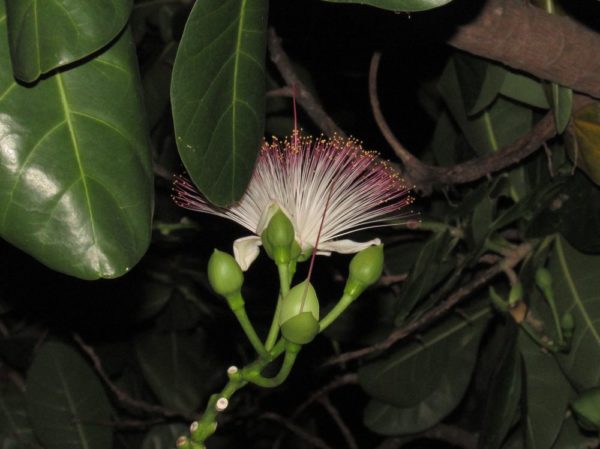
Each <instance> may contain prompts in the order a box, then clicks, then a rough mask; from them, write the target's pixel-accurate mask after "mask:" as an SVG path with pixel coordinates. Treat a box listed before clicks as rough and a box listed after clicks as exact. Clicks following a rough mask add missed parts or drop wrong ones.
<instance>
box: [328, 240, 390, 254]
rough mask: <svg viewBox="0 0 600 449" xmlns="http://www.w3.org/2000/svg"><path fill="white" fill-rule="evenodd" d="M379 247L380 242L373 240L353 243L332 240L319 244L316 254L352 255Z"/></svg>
mask: <svg viewBox="0 0 600 449" xmlns="http://www.w3.org/2000/svg"><path fill="white" fill-rule="evenodd" d="M375 245H381V240H379V239H373V240H369V241H368V242H355V241H354V240H348V239H344V240H334V241H331V242H323V243H322V244H319V251H318V254H324V255H329V254H326V252H334V253H341V254H352V253H357V252H359V251H362V250H363V249H365V248H368V247H369V246H375Z"/></svg>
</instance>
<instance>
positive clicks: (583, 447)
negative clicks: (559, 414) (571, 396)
mask: <svg viewBox="0 0 600 449" xmlns="http://www.w3.org/2000/svg"><path fill="white" fill-rule="evenodd" d="M599 444H600V438H598V436H595V435H593V434H589V433H584V432H583V431H582V430H581V429H580V428H579V426H578V425H577V423H576V422H575V417H574V416H572V415H571V416H569V417H568V418H567V419H565V421H564V423H563V425H562V427H561V428H560V434H559V435H558V439H557V440H556V442H555V443H554V446H552V449H590V448H594V447H598V445H599Z"/></svg>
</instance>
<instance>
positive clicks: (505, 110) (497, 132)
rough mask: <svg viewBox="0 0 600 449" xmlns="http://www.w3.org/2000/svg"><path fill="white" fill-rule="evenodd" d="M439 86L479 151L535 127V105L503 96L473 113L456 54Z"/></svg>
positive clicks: (484, 151) (489, 150) (504, 143)
mask: <svg viewBox="0 0 600 449" xmlns="http://www.w3.org/2000/svg"><path fill="white" fill-rule="evenodd" d="M438 87H439V90H440V92H441V94H442V97H443V98H444V101H445V102H446V104H447V105H448V108H449V110H450V112H451V113H452V117H453V118H454V120H455V121H456V123H457V124H458V126H459V127H460V128H461V130H462V132H463V133H464V135H465V138H466V139H467V141H468V142H469V144H470V145H471V147H472V148H473V150H474V151H475V152H476V153H477V154H479V155H486V154H490V153H493V152H495V151H498V150H499V149H501V148H503V147H505V146H507V145H509V144H511V143H513V142H514V141H515V140H516V139H517V138H519V137H520V136H522V135H523V134H525V133H526V132H528V131H529V130H530V129H531V126H532V120H533V113H532V111H531V109H529V108H527V107H524V106H521V105H519V104H517V103H515V102H513V101H509V100H507V99H505V98H502V97H499V98H497V99H496V101H495V102H494V103H493V104H491V105H490V106H489V107H488V108H486V109H485V110H483V111H482V112H480V113H479V114H477V115H474V116H472V117H471V116H469V114H468V110H467V109H466V108H465V100H464V98H465V93H464V90H465V87H464V86H462V85H461V81H460V79H459V75H458V69H457V63H456V60H455V59H454V58H453V59H451V60H450V61H449V62H448V64H447V65H446V68H445V70H444V72H443V73H442V76H441V78H440V82H439V86H438Z"/></svg>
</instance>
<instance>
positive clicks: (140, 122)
mask: <svg viewBox="0 0 600 449" xmlns="http://www.w3.org/2000/svg"><path fill="white" fill-rule="evenodd" d="M4 17H5V16H4V13H3V7H2V4H1V3H0V35H2V34H4V33H6V29H5V28H4V20H3V18H4ZM0 67H4V68H5V69H4V70H2V71H0V236H2V237H3V238H4V239H6V240H8V241H9V242H11V243H12V244H14V245H15V246H17V247H19V248H21V249H22V250H24V251H25V252H27V253H29V254H31V255H32V256H33V257H35V258H36V259H38V260H40V261H41V262H42V263H44V264H46V265H48V266H49V267H50V268H53V269H55V270H58V271H62V272H64V273H67V274H70V275H72V276H77V277H80V278H83V279H96V278H99V277H104V278H112V277H117V276H120V275H122V274H123V273H125V272H127V271H128V270H129V269H130V268H131V267H132V266H133V265H134V264H135V263H136V262H137V261H138V260H139V259H140V258H141V256H142V255H143V254H144V252H145V251H146V248H147V247H148V244H149V242H150V233H151V217H152V201H153V199H152V198H153V185H152V168H151V161H150V151H149V149H150V145H149V143H148V137H147V129H146V126H145V120H144V109H143V104H142V98H141V92H140V88H139V84H140V83H139V78H138V73H137V70H138V69H137V62H136V58H135V48H134V47H133V43H132V42H131V39H130V34H129V33H128V32H126V33H124V34H123V35H122V36H121V37H120V38H119V40H118V41H117V42H115V44H114V45H113V46H112V47H111V48H110V49H109V50H107V51H105V52H103V53H102V54H100V55H98V56H97V57H95V58H94V59H91V60H90V61H88V62H86V63H85V64H81V65H79V66H77V67H75V68H72V69H71V70H67V71H61V72H58V73H56V74H54V75H53V76H51V77H49V78H46V79H44V80H41V81H39V82H38V83H36V84H35V86H33V87H24V86H22V85H20V84H17V83H16V82H15V80H14V78H13V77H12V73H11V71H10V61H9V56H8V47H7V46H6V45H0Z"/></svg>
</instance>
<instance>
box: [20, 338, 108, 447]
mask: <svg viewBox="0 0 600 449" xmlns="http://www.w3.org/2000/svg"><path fill="white" fill-rule="evenodd" d="M27 408H28V410H29V417H30V419H31V424H32V425H33V430H34V432H35V434H36V436H37V437H38V438H39V439H40V441H41V442H42V445H43V446H44V447H45V448H46V449H110V448H111V447H112V427H111V426H109V425H107V423H109V422H110V420H111V408H110V404H109V402H108V398H107V397H106V393H105V392H104V389H103V387H102V384H101V383H100V380H99V379H98V377H97V376H96V374H95V373H94V371H93V370H92V368H91V367H90V366H89V365H88V364H87V363H86V361H85V360H84V359H83V358H82V357H81V355H79V353H77V351H75V350H74V349H72V348H71V347H69V346H67V345H65V344H63V343H58V342H49V343H45V344H44V345H43V346H42V347H41V348H40V350H39V351H38V353H37V354H36V357H35V359H34V360H33V364H32V365H31V368H30V370H29V373H28V375H27Z"/></svg>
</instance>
